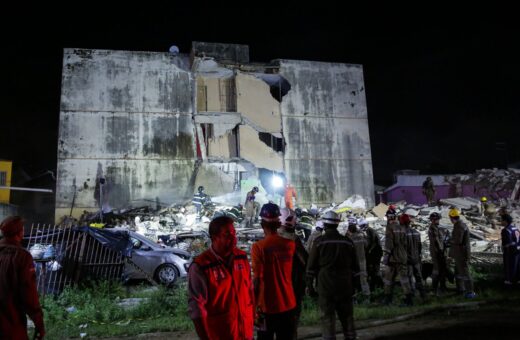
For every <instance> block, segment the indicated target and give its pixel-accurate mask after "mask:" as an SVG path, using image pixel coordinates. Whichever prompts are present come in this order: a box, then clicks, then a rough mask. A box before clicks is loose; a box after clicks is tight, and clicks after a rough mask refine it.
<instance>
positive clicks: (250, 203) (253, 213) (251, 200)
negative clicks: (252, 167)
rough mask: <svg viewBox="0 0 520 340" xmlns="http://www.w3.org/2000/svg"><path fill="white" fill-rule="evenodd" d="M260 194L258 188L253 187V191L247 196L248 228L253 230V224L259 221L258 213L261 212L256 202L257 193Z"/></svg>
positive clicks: (246, 217) (246, 219) (246, 218)
mask: <svg viewBox="0 0 520 340" xmlns="http://www.w3.org/2000/svg"><path fill="white" fill-rule="evenodd" d="M257 192H258V187H253V189H252V190H251V191H249V192H248V193H247V195H246V202H245V204H244V207H245V209H246V214H245V215H246V216H245V221H246V225H245V227H246V228H252V227H253V223H255V222H257V221H258V213H259V210H260V204H259V203H258V202H256V201H255V199H256V196H255V195H256V193H257Z"/></svg>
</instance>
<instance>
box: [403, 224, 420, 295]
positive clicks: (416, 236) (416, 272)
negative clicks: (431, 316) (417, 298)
mask: <svg viewBox="0 0 520 340" xmlns="http://www.w3.org/2000/svg"><path fill="white" fill-rule="evenodd" d="M399 222H400V223H401V225H403V226H405V228H406V237H407V242H408V245H407V255H408V277H409V279H410V286H411V287H412V292H413V291H414V290H415V289H416V290H418V291H419V294H420V295H421V298H423V299H424V298H425V297H426V293H425V291H424V285H423V280H422V270H421V254H422V243H421V234H420V233H419V232H418V231H417V230H416V229H414V228H413V224H412V218H411V217H410V215H408V214H402V215H401V216H399ZM413 281H415V284H412V282H413ZM412 294H413V293H412Z"/></svg>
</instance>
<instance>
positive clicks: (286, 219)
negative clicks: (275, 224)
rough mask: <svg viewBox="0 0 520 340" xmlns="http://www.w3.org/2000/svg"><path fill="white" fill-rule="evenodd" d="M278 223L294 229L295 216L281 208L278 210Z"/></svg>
mask: <svg viewBox="0 0 520 340" xmlns="http://www.w3.org/2000/svg"><path fill="white" fill-rule="evenodd" d="M280 214H281V215H280V222H281V223H282V225H284V226H287V227H290V228H294V226H295V225H296V214H295V213H294V211H292V210H291V209H289V208H282V209H281V210H280Z"/></svg>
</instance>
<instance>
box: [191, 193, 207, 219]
mask: <svg viewBox="0 0 520 340" xmlns="http://www.w3.org/2000/svg"><path fill="white" fill-rule="evenodd" d="M209 201H210V198H209V196H208V195H207V194H206V193H205V192H204V187H203V186H202V185H201V186H200V187H199V188H198V189H197V193H196V194H195V195H193V200H192V201H191V202H192V203H193V205H194V206H195V208H196V209H197V219H198V220H200V218H201V217H202V216H201V212H202V208H203V207H204V204H206V203H207V202H209Z"/></svg>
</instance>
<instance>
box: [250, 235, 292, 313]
mask: <svg viewBox="0 0 520 340" xmlns="http://www.w3.org/2000/svg"><path fill="white" fill-rule="evenodd" d="M295 250H296V244H295V242H294V241H293V240H288V239H285V238H283V237H281V236H280V235H278V234H275V235H269V236H267V237H266V238H264V239H263V240H260V241H258V242H255V243H253V247H252V248H251V259H252V262H253V275H254V278H255V280H257V281H258V284H259V286H258V287H255V290H257V294H258V295H257V301H255V302H256V304H257V306H258V307H259V308H260V310H261V311H262V312H264V313H266V314H276V313H283V312H286V311H288V310H291V309H293V308H294V307H296V298H295V296H294V291H293V284H292V266H293V256H294V252H295ZM256 283H257V282H256V281H255V284H256Z"/></svg>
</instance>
